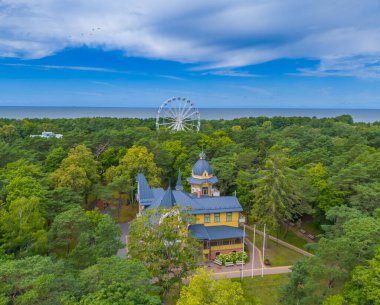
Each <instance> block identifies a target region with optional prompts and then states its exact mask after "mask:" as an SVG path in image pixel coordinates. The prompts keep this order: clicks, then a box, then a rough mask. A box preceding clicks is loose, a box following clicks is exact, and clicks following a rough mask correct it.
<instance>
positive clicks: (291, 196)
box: [251, 145, 307, 229]
mask: <svg viewBox="0 0 380 305" xmlns="http://www.w3.org/2000/svg"><path fill="white" fill-rule="evenodd" d="M252 200H253V209H252V213H251V215H252V219H253V221H254V222H256V223H259V224H267V225H268V226H269V227H270V228H272V229H276V228H278V226H279V224H280V222H281V221H282V220H284V219H286V220H292V219H293V218H294V217H295V216H297V215H301V214H302V213H303V212H305V211H307V209H306V208H307V206H306V204H305V203H303V201H302V193H301V184H300V180H299V178H298V177H297V176H296V173H295V171H294V170H293V169H291V168H290V167H289V158H288V156H287V153H286V150H284V149H282V148H281V147H280V146H278V145H276V146H273V147H272V149H271V151H270V155H269V157H268V158H267V160H266V162H265V166H264V168H263V169H262V170H261V171H260V172H259V178H258V179H257V180H256V183H255V188H254V190H253V198H252Z"/></svg>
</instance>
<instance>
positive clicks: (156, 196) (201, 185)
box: [137, 152, 243, 260]
mask: <svg viewBox="0 0 380 305" xmlns="http://www.w3.org/2000/svg"><path fill="white" fill-rule="evenodd" d="M187 181H188V182H189V183H190V184H191V193H190V194H189V193H186V192H184V191H183V187H182V178H181V173H180V172H179V171H178V180H177V185H176V187H175V190H172V189H171V188H170V187H169V188H168V189H167V190H166V191H165V190H164V189H162V188H153V189H152V188H150V186H149V184H148V182H147V180H146V179H145V176H144V175H143V174H138V175H137V184H138V188H137V200H138V202H139V213H143V212H144V211H145V210H147V209H154V208H158V207H168V208H170V207H173V206H174V205H176V204H178V205H180V206H182V208H183V210H186V208H187V207H190V208H191V210H190V213H191V214H193V215H194V216H195V219H196V223H195V224H193V225H191V226H190V228H189V230H190V231H191V233H192V234H193V235H194V236H195V237H196V238H198V239H199V240H201V241H202V242H203V254H204V255H205V257H206V259H209V260H213V259H215V257H216V256H217V255H219V254H228V253H231V252H239V251H242V247H243V231H242V230H241V229H239V222H240V221H242V219H243V217H242V215H241V214H240V213H241V212H242V211H243V208H242V207H241V205H240V203H239V201H238V200H237V198H236V197H235V196H219V191H218V190H217V189H216V186H215V184H216V183H217V182H218V179H217V177H216V176H214V175H213V169H212V168H211V166H210V164H209V163H208V162H207V160H206V155H205V154H204V153H203V152H202V153H201V154H200V155H199V160H198V161H197V162H196V163H195V164H194V166H193V169H192V175H191V177H189V178H188V179H187Z"/></svg>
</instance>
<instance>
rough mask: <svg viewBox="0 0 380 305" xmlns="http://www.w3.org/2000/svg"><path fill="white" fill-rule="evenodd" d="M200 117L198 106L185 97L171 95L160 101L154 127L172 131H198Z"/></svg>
mask: <svg viewBox="0 0 380 305" xmlns="http://www.w3.org/2000/svg"><path fill="white" fill-rule="evenodd" d="M200 127H201V119H200V114H199V110H198V108H196V107H195V105H194V103H192V102H191V101H190V100H189V99H187V98H185V97H172V98H170V99H168V100H167V101H165V102H164V103H162V105H161V106H160V107H159V108H158V111H157V115H156V128H157V130H160V129H162V128H167V129H170V130H174V131H180V130H185V131H187V130H195V131H196V132H199V129H200Z"/></svg>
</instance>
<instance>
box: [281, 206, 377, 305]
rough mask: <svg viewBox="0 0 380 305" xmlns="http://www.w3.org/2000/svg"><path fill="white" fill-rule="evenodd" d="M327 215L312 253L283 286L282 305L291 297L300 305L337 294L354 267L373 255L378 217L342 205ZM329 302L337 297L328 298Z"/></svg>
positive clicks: (317, 301)
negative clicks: (325, 223)
mask: <svg viewBox="0 0 380 305" xmlns="http://www.w3.org/2000/svg"><path fill="white" fill-rule="evenodd" d="M327 217H328V220H329V221H331V222H332V221H334V223H333V224H332V225H331V226H329V227H327V231H326V234H325V236H324V237H322V238H321V239H320V240H319V242H318V244H317V247H316V248H315V256H313V257H308V258H306V259H305V260H304V261H303V262H300V263H297V265H296V266H297V268H296V269H295V270H294V271H296V272H292V273H291V275H290V281H289V283H288V284H287V285H286V286H285V287H283V290H282V293H281V302H282V303H284V304H286V305H287V304H289V305H290V304H294V301H295V300H298V302H299V304H304V305H314V304H321V303H322V302H323V301H324V299H326V298H327V297H329V296H330V295H336V294H339V293H341V292H342V287H343V286H344V284H345V283H347V281H349V280H350V277H351V274H352V271H353V270H354V269H355V267H356V266H360V265H365V264H366V261H367V260H368V259H370V258H372V257H373V256H374V254H375V249H376V248H377V247H378V243H377V242H376V238H377V236H379V235H380V222H379V220H378V219H376V218H374V217H370V216H366V215H363V214H361V213H360V212H359V211H356V212H355V210H354V209H349V208H347V207H344V206H340V207H335V208H332V209H331V211H329V212H328V214H327ZM333 301H337V300H336V299H334V298H333V297H332V298H331V299H329V302H333ZM327 304H328V303H327ZM332 304H334V303H332ZM338 304H339V303H338ZM354 304H356V303H354ZM359 304H360V303H359ZM364 304H365V303H363V305H364ZM369 304H371V303H369ZM360 305H361V304H360ZM366 305H367V304H366Z"/></svg>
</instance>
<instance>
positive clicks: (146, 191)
mask: <svg viewBox="0 0 380 305" xmlns="http://www.w3.org/2000/svg"><path fill="white" fill-rule="evenodd" d="M136 181H137V192H138V196H139V200H140V202H141V203H146V202H152V201H153V200H154V194H153V192H152V189H151V188H150V186H149V184H148V181H146V179H145V176H144V174H141V173H140V174H137V179H136Z"/></svg>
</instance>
